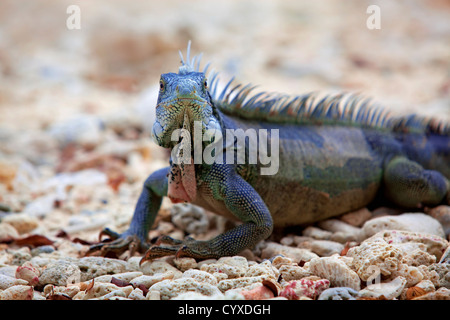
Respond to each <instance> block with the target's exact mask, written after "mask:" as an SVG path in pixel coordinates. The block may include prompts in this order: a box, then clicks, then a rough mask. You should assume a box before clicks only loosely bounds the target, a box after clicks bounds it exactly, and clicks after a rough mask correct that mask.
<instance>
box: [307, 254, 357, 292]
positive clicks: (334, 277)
mask: <svg viewBox="0 0 450 320" xmlns="http://www.w3.org/2000/svg"><path fill="white" fill-rule="evenodd" d="M308 266H309V270H310V271H311V272H312V273H313V274H314V275H316V276H318V277H320V278H323V279H328V280H329V281H330V284H331V286H333V287H348V288H351V289H354V290H357V291H358V290H359V289H360V286H361V280H360V279H359V276H358V274H357V273H356V272H355V271H353V270H352V269H350V267H348V266H347V264H346V263H345V262H343V261H342V260H340V259H339V258H338V257H336V256H333V257H321V258H314V259H312V260H311V261H310V262H309V264H308Z"/></svg>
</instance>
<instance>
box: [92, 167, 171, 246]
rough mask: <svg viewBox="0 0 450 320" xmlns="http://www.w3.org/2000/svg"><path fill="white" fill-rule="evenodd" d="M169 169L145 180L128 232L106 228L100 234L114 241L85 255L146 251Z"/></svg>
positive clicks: (165, 186) (163, 194)
mask: <svg viewBox="0 0 450 320" xmlns="http://www.w3.org/2000/svg"><path fill="white" fill-rule="evenodd" d="M169 169H170V167H166V168H163V169H160V170H158V171H155V172H154V173H152V174H151V175H150V176H149V177H148V178H147V180H145V182H144V187H143V189H142V192H141V195H140V196H139V200H138V202H137V204H136V208H135V211H134V215H133V218H132V220H131V223H130V227H129V228H128V230H127V231H125V232H124V233H122V234H118V233H116V232H114V231H111V230H109V229H108V228H106V229H104V230H103V231H102V232H101V234H106V235H108V236H110V238H112V239H114V240H113V241H112V242H107V243H99V244H96V245H93V246H91V248H90V249H89V251H88V253H87V254H91V253H93V252H95V251H98V250H101V251H102V253H104V254H106V253H107V252H109V251H114V252H117V253H118V254H120V253H122V252H124V251H125V250H127V249H130V251H132V252H133V251H135V250H138V251H140V252H144V251H145V250H147V249H148V244H147V238H148V232H149V230H150V227H151V226H152V224H153V222H154V221H155V218H156V215H157V213H158V211H159V208H160V206H161V201H162V198H163V197H164V196H166V195H167V186H168V180H167V175H168V172H169ZM131 254H132V253H131ZM131 254H130V255H131Z"/></svg>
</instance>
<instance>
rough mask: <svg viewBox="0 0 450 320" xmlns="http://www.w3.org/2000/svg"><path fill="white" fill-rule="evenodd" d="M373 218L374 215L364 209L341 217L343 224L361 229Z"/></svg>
mask: <svg viewBox="0 0 450 320" xmlns="http://www.w3.org/2000/svg"><path fill="white" fill-rule="evenodd" d="M371 217H372V213H371V212H370V211H369V210H368V209H367V208H362V209H359V210H357V211H353V212H349V213H345V214H343V215H342V216H340V217H339V219H340V220H342V221H343V222H345V223H347V224H349V225H351V226H354V227H361V226H362V225H363V224H364V222H366V221H367V220H369V219H370V218H371Z"/></svg>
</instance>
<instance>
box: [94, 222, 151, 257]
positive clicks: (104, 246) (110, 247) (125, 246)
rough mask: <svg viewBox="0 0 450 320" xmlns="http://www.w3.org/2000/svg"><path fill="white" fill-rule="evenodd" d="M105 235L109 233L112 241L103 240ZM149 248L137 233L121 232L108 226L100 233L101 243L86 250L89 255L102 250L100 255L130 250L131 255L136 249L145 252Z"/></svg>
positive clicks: (118, 253)
mask: <svg viewBox="0 0 450 320" xmlns="http://www.w3.org/2000/svg"><path fill="white" fill-rule="evenodd" d="M103 235H107V236H109V238H110V241H107V242H102V240H101V238H102V236H103ZM146 249H148V245H147V244H146V243H145V242H144V241H142V240H141V239H140V238H139V237H138V236H136V235H127V234H119V233H117V232H115V231H112V230H110V229H108V228H105V229H103V230H102V231H101V232H100V234H99V243H97V244H94V245H92V246H91V247H90V248H89V250H88V251H87V252H86V256H89V255H91V254H93V253H95V252H98V251H100V255H102V256H106V255H107V254H108V253H112V252H113V253H115V254H117V255H120V254H122V253H124V252H125V251H127V250H129V252H130V253H129V256H130V257H131V256H132V255H133V254H134V253H135V252H136V251H140V252H143V251H145V250H146Z"/></svg>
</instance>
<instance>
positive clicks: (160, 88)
mask: <svg viewBox="0 0 450 320" xmlns="http://www.w3.org/2000/svg"><path fill="white" fill-rule="evenodd" d="M159 90H160V91H163V90H164V81H162V80H159Z"/></svg>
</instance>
